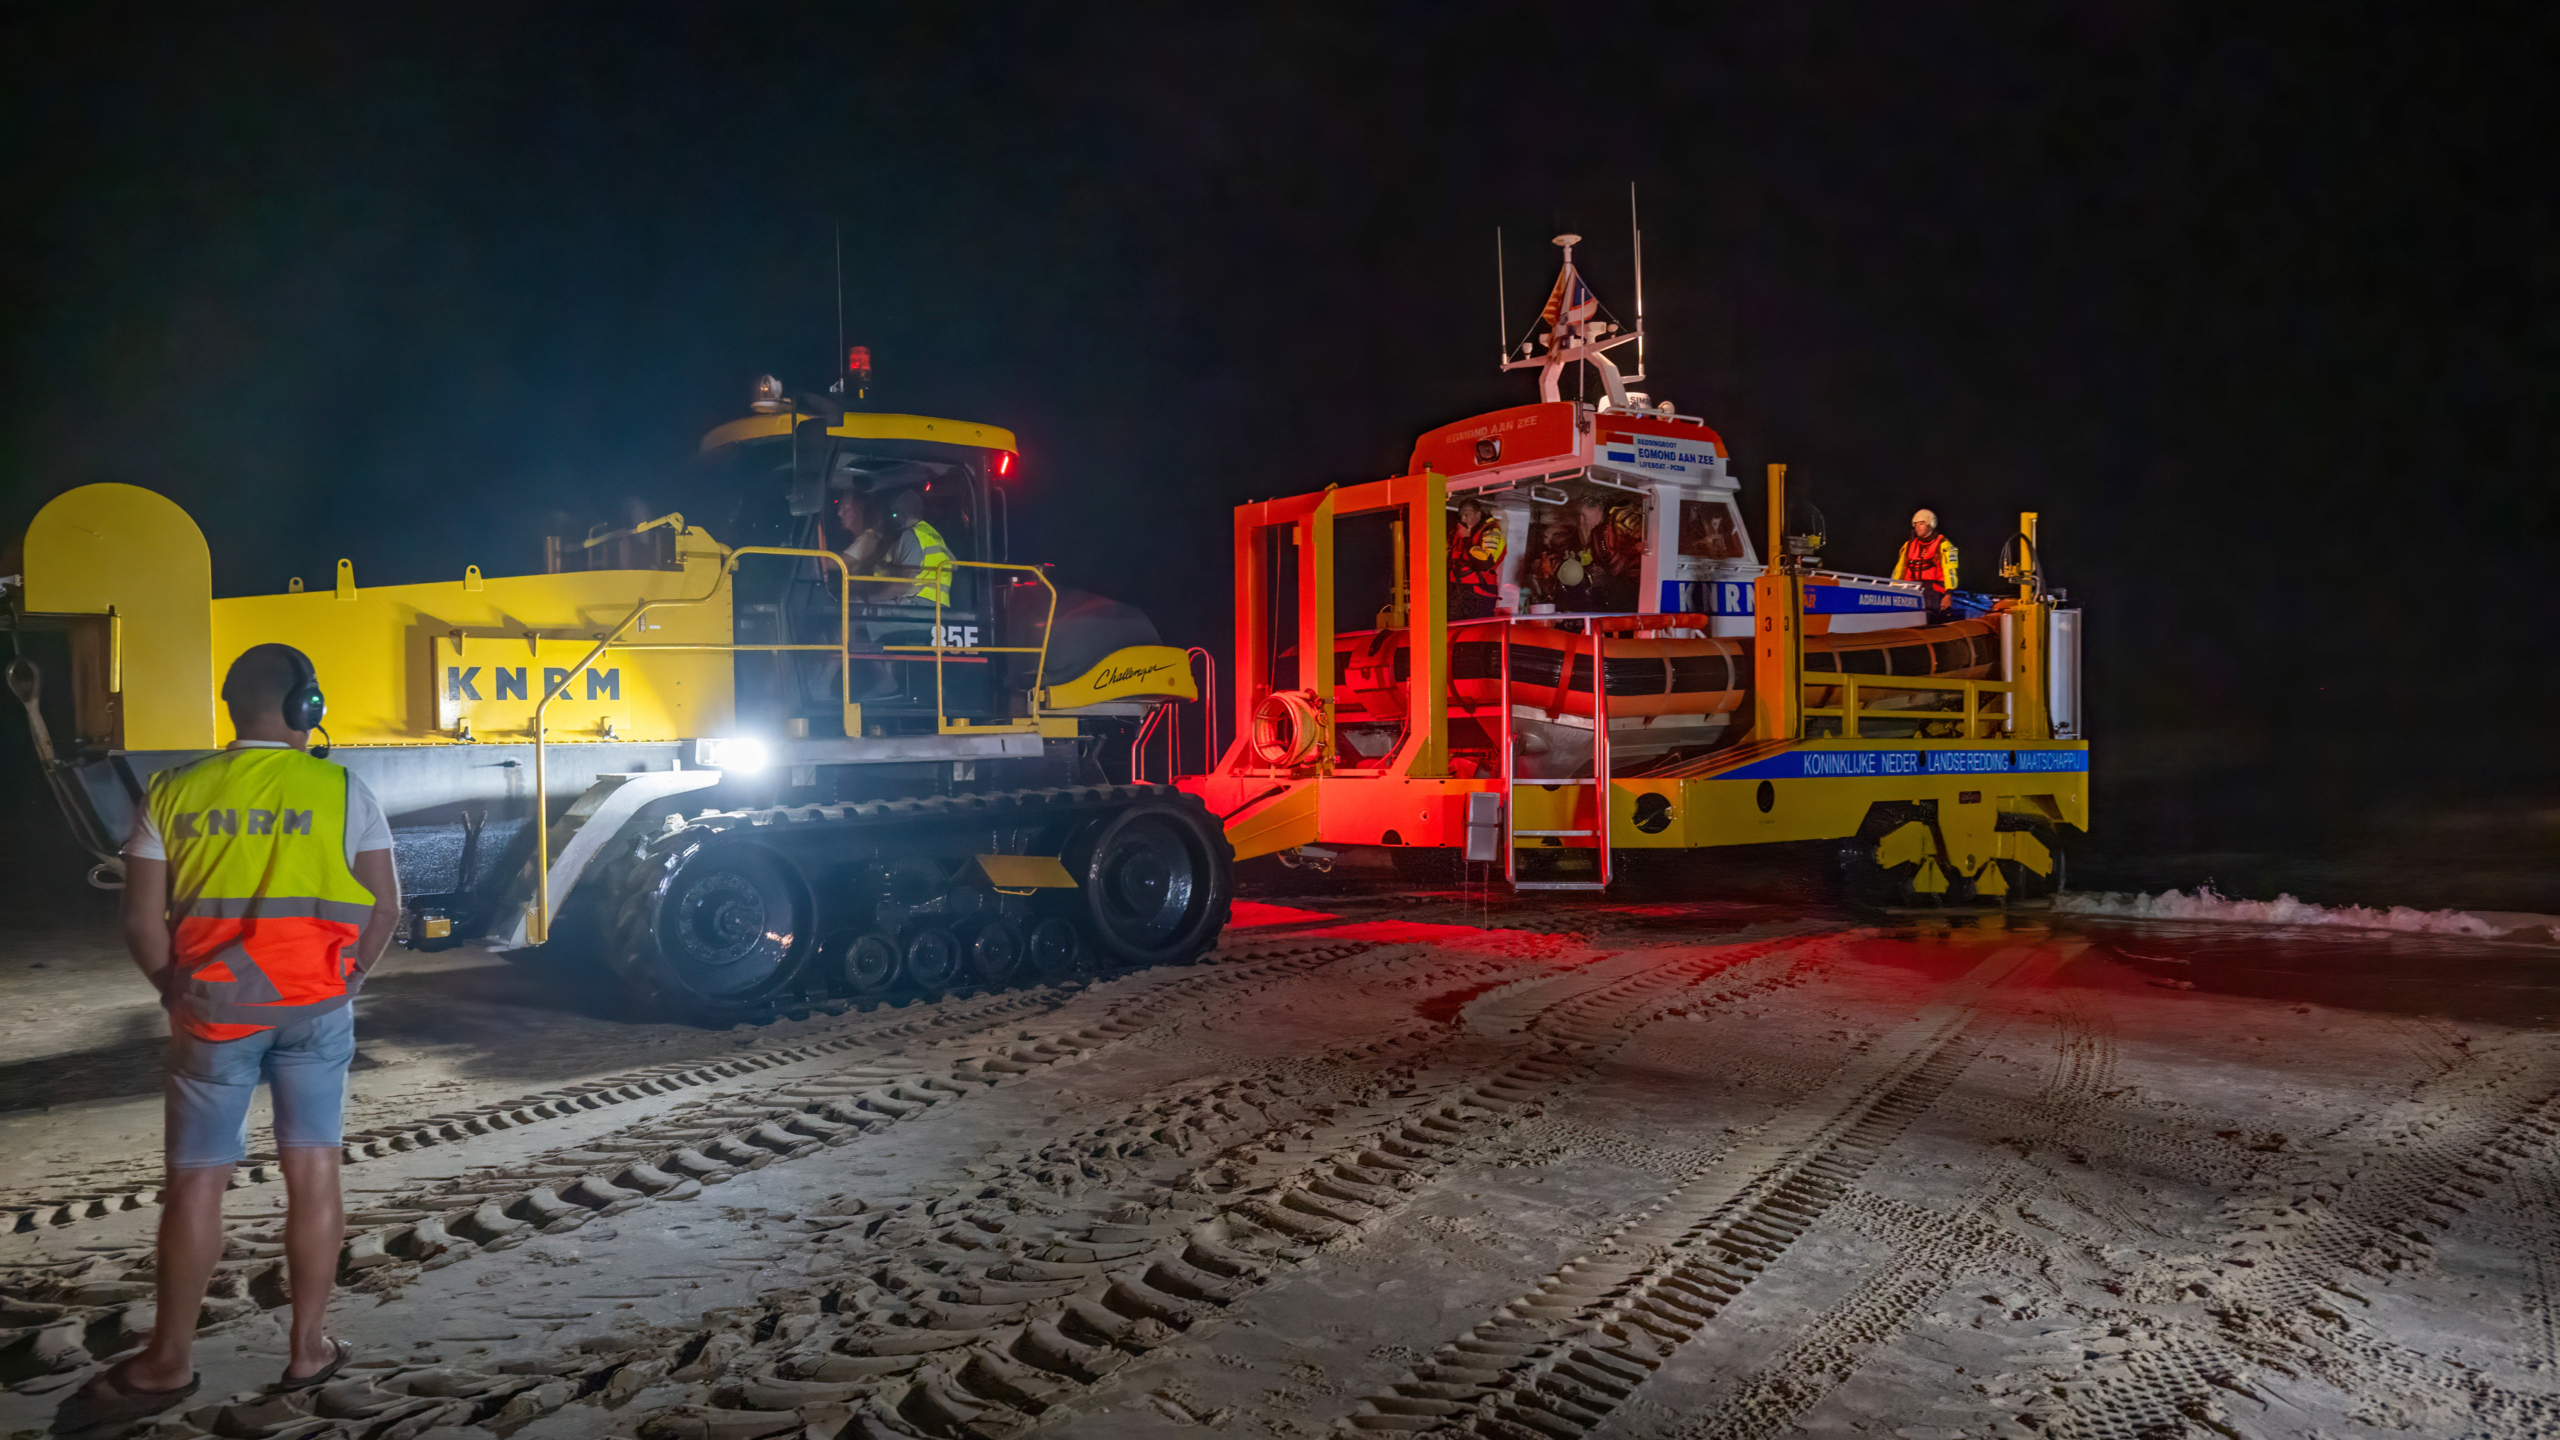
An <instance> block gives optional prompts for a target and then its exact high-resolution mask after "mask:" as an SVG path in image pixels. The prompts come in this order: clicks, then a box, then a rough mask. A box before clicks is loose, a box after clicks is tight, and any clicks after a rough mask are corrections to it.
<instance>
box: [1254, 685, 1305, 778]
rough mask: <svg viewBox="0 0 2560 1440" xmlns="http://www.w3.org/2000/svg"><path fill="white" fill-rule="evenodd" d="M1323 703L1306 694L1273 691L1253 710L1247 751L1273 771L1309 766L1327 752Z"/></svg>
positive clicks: (1303, 692) (1293, 691)
mask: <svg viewBox="0 0 2560 1440" xmlns="http://www.w3.org/2000/svg"><path fill="white" fill-rule="evenodd" d="M1322 703H1323V702H1322V701H1320V700H1318V699H1317V698H1316V697H1315V695H1314V693H1313V692H1311V691H1306V690H1274V691H1272V692H1271V693H1270V694H1269V695H1266V696H1264V697H1263V699H1262V703H1261V704H1259V705H1256V706H1255V707H1253V729H1252V730H1251V731H1250V732H1249V733H1248V735H1247V737H1246V740H1245V744H1246V748H1248V749H1249V750H1251V751H1252V752H1253V758H1254V759H1255V760H1256V761H1258V762H1260V763H1261V764H1263V765H1266V766H1269V767H1270V768H1272V769H1274V770H1289V769H1294V768H1296V767H1297V766H1300V765H1304V764H1307V763H1308V762H1310V761H1312V760H1314V759H1315V758H1316V756H1317V755H1318V754H1320V753H1322V751H1323V749H1324V723H1323V711H1322V710H1321V709H1320V708H1319V707H1320V706H1321V705H1322Z"/></svg>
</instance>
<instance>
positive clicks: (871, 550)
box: [836, 490, 881, 575]
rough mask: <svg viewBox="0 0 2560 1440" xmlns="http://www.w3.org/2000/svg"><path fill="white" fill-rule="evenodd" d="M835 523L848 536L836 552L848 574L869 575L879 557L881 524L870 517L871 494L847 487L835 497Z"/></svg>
mask: <svg viewBox="0 0 2560 1440" xmlns="http://www.w3.org/2000/svg"><path fill="white" fill-rule="evenodd" d="M836 524H837V525H839V526H841V527H843V530H844V533H845V534H846V536H848V537H849V539H848V541H847V543H846V545H845V547H844V548H843V549H842V550H840V551H838V552H836V553H838V554H840V555H842V556H844V568H845V570H846V572H847V573H848V574H853V575H868V574H870V573H871V567H872V566H873V565H875V564H877V563H879V559H880V546H881V538H880V526H879V525H878V523H877V522H875V521H874V520H873V519H872V518H871V497H870V496H868V495H865V494H863V493H862V492H861V491H859V490H847V491H844V492H842V493H841V494H839V495H837V496H836Z"/></svg>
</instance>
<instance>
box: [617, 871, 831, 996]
mask: <svg viewBox="0 0 2560 1440" xmlns="http://www.w3.org/2000/svg"><path fill="white" fill-rule="evenodd" d="M652 919H653V921H654V923H653V924H652V925H651V926H650V927H649V934H648V936H647V939H646V941H645V942H644V943H645V945H646V950H645V952H644V953H643V954H642V955H640V956H637V957H634V958H636V959H639V960H641V961H643V962H644V964H645V968H646V970H647V971H648V974H649V978H650V979H651V980H652V981H654V982H655V987H656V989H657V990H658V993H659V996H660V998H661V999H662V1000H664V1001H665V1002H667V1003H668V1004H669V1005H670V1006H671V1007H672V1008H675V1009H678V1010H693V1011H700V1010H705V1009H707V1010H710V1011H712V1012H714V1013H717V1012H721V1011H727V1010H735V1009H744V1008H749V1007H753V1006H756V1005H758V1004H760V1003H761V1002H763V1001H765V1000H766V999H768V998H770V997H771V996H773V995H775V994H776V993H778V992H780V991H782V990H783V989H785V988H787V987H788V986H789V985H790V984H791V982H792V981H793V980H794V979H796V978H798V976H799V973H800V969H801V966H802V965H803V964H804V963H805V962H806V960H807V958H808V951H809V950H810V948H811V946H810V945H809V943H808V934H807V931H808V904H807V901H806V900H805V898H804V897H803V895H802V892H801V886H800V883H799V876H798V875H797V874H796V873H794V872H793V871H792V869H791V868H790V867H789V866H788V865H786V864H785V863H784V862H783V861H782V860H781V859H780V858H778V857H776V856H775V855H773V854H772V853H771V852H769V851H766V850H763V849H761V848H758V847H756V846H752V845H735V844H730V845H720V844H712V845H704V846H700V847H698V848H696V849H695V850H694V851H693V852H692V853H690V854H688V855H686V856H684V857H683V859H682V860H680V861H679V862H678V864H677V865H676V868H675V873H674V874H672V875H670V876H668V877H667V879H666V881H665V882H664V883H663V884H662V885H661V886H659V887H658V899H657V905H656V913H655V915H654V916H653V917H652Z"/></svg>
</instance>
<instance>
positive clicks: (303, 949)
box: [79, 645, 400, 1418]
mask: <svg viewBox="0 0 2560 1440" xmlns="http://www.w3.org/2000/svg"><path fill="white" fill-rule="evenodd" d="M222 699H223V702H224V703H225V705H227V706H228V707H229V709H230V711H231V722H232V725H233V727H234V728H235V729H236V730H237V731H238V732H239V736H240V738H239V739H237V740H234V741H233V742H231V745H230V747H229V748H227V749H224V750H220V751H217V752H215V753H214V754H211V755H208V756H206V757H205V758H203V759H201V760H197V761H195V762H193V763H192V764H187V765H181V766H179V767H177V768H175V769H172V770H164V771H162V772H160V773H159V774H158V775H155V776H153V777H152V780H151V792H150V796H149V799H148V801H147V802H146V804H145V806H144V808H143V810H142V812H141V813H140V814H139V815H137V816H136V817H135V818H134V826H133V833H132V835H131V836H130V837H128V838H127V839H126V841H125V846H124V854H125V892H124V932H125V943H126V946H127V947H128V948H129V949H131V950H132V952H133V959H134V963H135V964H137V965H139V966H141V967H142V973H143V975H144V976H145V977H146V978H148V979H149V980H150V981H151V983H152V984H153V985H155V986H157V987H158V988H159V990H160V994H161V999H162V1003H163V1004H164V1005H165V1006H166V1007H167V1008H168V1011H169V1030H170V1048H169V1063H168V1074H167V1076H166V1079H165V1083H164V1088H165V1092H166V1100H167V1107H166V1108H167V1117H168V1120H167V1139H166V1142H165V1155H166V1160H167V1166H168V1173H167V1180H166V1187H165V1188H164V1189H163V1190H162V1192H161V1212H160V1246H159V1254H158V1258H157V1260H156V1262H155V1266H154V1270H153V1283H154V1285H155V1287H156V1288H157V1290H158V1300H159V1305H158V1309H157V1311H156V1314H157V1315H158V1316H159V1317H160V1319H161V1320H162V1321H163V1322H164V1323H161V1324H158V1325H155V1326H154V1327H153V1329H152V1332H151V1339H150V1340H149V1341H148V1342H147V1343H146V1344H145V1345H144V1346H143V1347H142V1349H141V1350H140V1351H139V1352H137V1353H136V1354H134V1355H133V1356H132V1357H131V1358H129V1359H127V1360H125V1361H123V1362H122V1363H120V1364H118V1365H116V1366H114V1367H112V1368H110V1369H108V1370H106V1371H104V1372H102V1373H101V1374H100V1375H99V1376H98V1377H97V1378H96V1379H94V1380H92V1381H91V1382H90V1383H89V1386H88V1387H87V1388H86V1389H84V1390H83V1391H82V1392H81V1395H80V1396H79V1399H80V1400H81V1401H82V1402H83V1405H82V1408H83V1409H84V1410H85V1411H89V1412H92V1413H94V1414H96V1415H100V1416H103V1417H107V1418H114V1417H117V1416H125V1417H134V1418H138V1417H140V1416H144V1415H150V1414H154V1413H156V1412H158V1411H160V1410H163V1409H166V1408H168V1407H169V1406H171V1405H174V1404H176V1403H177V1402H178V1401H180V1400H181V1399H183V1398H185V1397H186V1396H187V1395H188V1394H190V1393H192V1392H193V1390H194V1389H195V1387H196V1384H197V1377H196V1375H195V1372H194V1369H193V1358H192V1356H193V1351H192V1345H193V1341H194V1339H195V1321H196V1316H197V1315H198V1314H199V1313H200V1312H201V1311H202V1309H203V1308H204V1295H205V1287H206V1285H207V1283H208V1282H209V1281H210V1280H211V1279H212V1277H213V1269H214V1264H215V1262H216V1261H218V1260H220V1259H221V1258H222V1253H223V1236H222V1192H223V1191H224V1190H225V1189H226V1188H228V1187H229V1185H230V1182H231V1170H232V1167H233V1166H235V1165H237V1164H238V1163H239V1162H240V1160H241V1159H242V1158H243V1157H244V1156H245V1155H246V1154H247V1153H248V1132H249V1126H248V1114H249V1101H250V1098H251V1097H252V1096H253V1095H255V1094H256V1093H257V1088H258V1082H259V1081H260V1080H261V1079H264V1080H265V1081H266V1082H267V1084H268V1086H269V1088H270V1089H271V1090H272V1091H273V1094H274V1101H275V1144H276V1151H277V1154H278V1156H279V1157H280V1158H281V1161H282V1164H283V1169H284V1178H285V1207H286V1208H285V1264H286V1267H287V1274H288V1280H289V1284H290V1289H291V1292H292V1298H293V1323H292V1327H291V1331H290V1340H291V1344H290V1347H289V1353H288V1354H287V1355H286V1357H285V1365H284V1374H283V1376H282V1378H281V1380H280V1382H279V1383H280V1384H281V1385H282V1386H284V1387H286V1388H290V1389H300V1388H306V1387H309V1386H315V1385H318V1384H320V1383H322V1382H323V1381H325V1380H328V1379H329V1378H331V1377H332V1376H334V1375H336V1374H337V1373H338V1368H339V1367H340V1366H341V1365H344V1364H345V1363H346V1360H347V1356H348V1354H349V1347H348V1346H346V1345H345V1344H343V1343H341V1342H338V1341H335V1340H331V1339H330V1338H328V1336H327V1335H326V1333H325V1332H324V1331H323V1330H322V1328H321V1327H322V1323H323V1319H324V1317H325V1315H326V1312H327V1310H328V1305H329V1291H330V1287H331V1286H332V1284H333V1283H334V1282H335V1280H336V1278H337V1270H338V1251H339V1246H340V1245H341V1243H343V1240H344V1238H345V1236H344V1232H345V1229H346V1223H345V1211H344V1209H343V1206H342V1203H341V1201H340V1198H339V1191H338V1162H339V1157H340V1146H341V1144H342V1143H343V1141H344V1138H345V1136H344V1112H345V1106H346V1089H347V1062H348V1061H349V1060H350V1059H352V1058H353V1057H354V1055H355V1016H354V1011H353V1010H352V1009H351V1008H350V1006H349V1002H350V1001H351V1000H353V999H354V997H355V992H356V989H357V987H358V986H359V985H361V984H362V983H363V980H364V974H365V972H366V971H367V970H369V969H370V968H372V966H373V964H374V962H375V961H377V960H379V959H381V958H382V952H383V950H384V949H385V947H387V946H388V945H389V944H390V943H391V935H392V930H393V927H394V926H395V925H396V924H397V923H398V920H399V918H400V881H399V877H398V874H397V873H396V872H395V871H394V869H393V867H392V856H391V826H390V823H389V822H388V821H387V820H386V819H385V818H384V816H383V813H382V806H381V805H380V804H379V803H378V802H377V801H375V799H374V798H373V794H372V792H370V791H369V790H367V789H366V788H365V786H364V782H362V781H360V780H358V779H356V778H355V777H354V776H353V775H350V774H348V773H347V772H346V771H345V770H343V769H341V768H340V767H338V766H336V765H333V764H331V763H330V762H328V761H327V760H323V759H319V758H317V757H315V756H313V755H311V754H309V753H307V749H306V747H307V746H308V745H309V743H310V739H311V732H312V731H313V730H315V729H317V728H319V725H320V718H321V715H322V713H323V712H324V710H325V708H326V702H325V701H324V700H323V699H322V697H321V694H320V684H319V677H318V676H317V675H316V674H315V673H314V672H313V670H312V668H311V661H310V660H309V658H308V657H306V656H304V655H303V653H302V652H301V651H299V650H296V649H294V648H293V647H292V646H290V645H254V646H251V647H250V648H249V649H248V650H247V651H246V652H245V653H243V654H242V655H241V656H240V658H239V659H238V660H235V661H233V662H232V665H231V669H230V671H229V673H228V674H226V675H225V676H224V677H223V681H222ZM323 733H324V734H325V733H326V732H323Z"/></svg>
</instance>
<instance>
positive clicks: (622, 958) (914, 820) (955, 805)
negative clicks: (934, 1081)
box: [597, 785, 1227, 1013]
mask: <svg viewBox="0 0 2560 1440" xmlns="http://www.w3.org/2000/svg"><path fill="white" fill-rule="evenodd" d="M1147 800H1162V801H1170V802H1172V803H1175V804H1183V805H1188V806H1190V807H1191V808H1192V809H1195V810H1200V811H1201V813H1202V814H1203V815H1206V814H1207V811H1206V809H1205V807H1203V806H1202V805H1201V803H1200V799H1199V797H1198V796H1196V795H1191V794H1189V793H1187V792H1185V791H1181V790H1177V789H1175V788H1174V787H1172V786H1170V785H1068V786H1058V787H1055V788H1051V789H1045V790H993V791H984V792H975V793H970V794H964V795H938V796H923V797H919V798H916V799H909V800H871V801H863V802H860V803H853V804H843V805H781V806H773V807H769V808H765V809H757V810H721V811H705V812H703V813H702V814H700V815H697V816H695V817H694V818H693V819H691V820H688V821H686V822H685V823H684V824H683V825H681V826H678V827H676V828H673V829H669V830H665V831H662V832H660V833H659V834H656V835H652V836H648V837H645V838H643V839H642V840H641V841H640V843H639V844H637V845H634V846H630V847H629V848H626V849H623V850H621V851H619V852H618V853H616V854H615V858H614V860H613V863H612V869H611V870H610V872H609V873H608V874H606V875H605V876H604V877H603V884H602V885H601V886H600V887H599V897H600V902H599V905H598V910H597V913H598V914H599V915H602V916H604V917H607V918H606V925H607V931H606V937H605V938H606V944H605V946H604V953H605V957H606V961H607V963H608V964H610V965H611V966H612V967H613V971H614V974H615V975H616V976H618V977H620V979H621V980H622V982H623V983H624V984H625V985H627V986H629V987H630V988H631V990H632V992H633V994H634V995H635V996H636V997H637V998H639V999H640V1000H642V1001H644V1002H647V1003H652V1004H655V1003H658V1002H659V1000H660V999H661V997H660V996H659V995H658V994H657V985H656V982H655V979H654V978H653V977H652V976H651V974H650V967H649V964H648V962H647V960H646V958H645V957H646V955H647V948H648V946H649V943H650V941H649V931H650V928H651V926H652V923H653V922H654V920H655V917H656V906H657V900H658V895H659V886H660V885H661V884H662V883H663V882H664V881H665V880H666V879H667V877H668V876H669V875H671V874H672V873H673V870H674V867H675V865H676V863H677V861H678V858H679V857H680V856H681V855H682V854H683V853H684V851H685V849H686V847H687V846H689V845H691V844H693V843H694V842H696V841H699V840H700V839H702V838H703V837H704V834H705V832H710V833H713V834H719V833H726V832H729V831H734V830H742V829H745V830H753V829H762V828H766V827H770V826H801V825H813V826H825V827H831V828H837V829H841V830H844V831H846V832H848V834H849V835H859V834H863V833H878V832H881V831H888V830H895V829H897V828H899V827H902V826H911V825H929V824H938V823H943V822H947V821H952V820H961V821H967V822H971V823H983V824H986V825H988V826H990V827H1005V826H1017V825H1019V826H1030V825H1041V824H1048V823H1054V822H1056V821H1058V820H1061V819H1064V818H1066V817H1068V816H1071V815H1074V814H1077V813H1078V812H1086V813H1090V814H1092V815H1096V816H1099V815H1103V814H1107V813H1109V812H1110V811H1113V810H1119V809H1125V808H1127V807H1129V806H1132V805H1135V804H1138V803H1139V802H1141V801H1147ZM1214 829H1215V826H1214V824H1213V825H1212V830H1213V831H1214ZM1216 919H1217V923H1216V924H1215V925H1214V926H1211V927H1208V928H1207V929H1206V931H1205V938H1204V939H1203V941H1202V944H1201V949H1202V950H1203V951H1204V952H1205V951H1206V950H1208V949H1209V948H1210V947H1212V946H1214V945H1215V944H1216V943H1217V937H1218V934H1219V932H1220V931H1222V930H1224V929H1225V928H1226V924H1227V916H1226V913H1225V909H1224V907H1223V905H1222V907H1221V911H1220V913H1219V915H1218V916H1217V917H1216ZM1087 938H1088V939H1091V938H1092V937H1087ZM1095 949H1096V953H1097V954H1101V953H1103V952H1102V950H1101V947H1100V946H1099V945H1097V946H1096V947H1095ZM1188 958H1190V959H1196V958H1197V957H1196V956H1194V957H1188ZM1177 963H1187V961H1186V962H1177ZM789 998H791V997H790V996H787V995H784V996H776V997H773V998H772V999H771V1000H767V1001H761V1002H758V1003H756V1004H753V1005H747V1006H741V1007H734V1008H736V1009H737V1010H739V1011H740V1012H742V1013H743V1012H747V1011H755V1010H762V1009H769V1008H771V1006H772V1005H773V1004H775V1003H780V1002H782V1001H784V1000H787V999H789Z"/></svg>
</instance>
